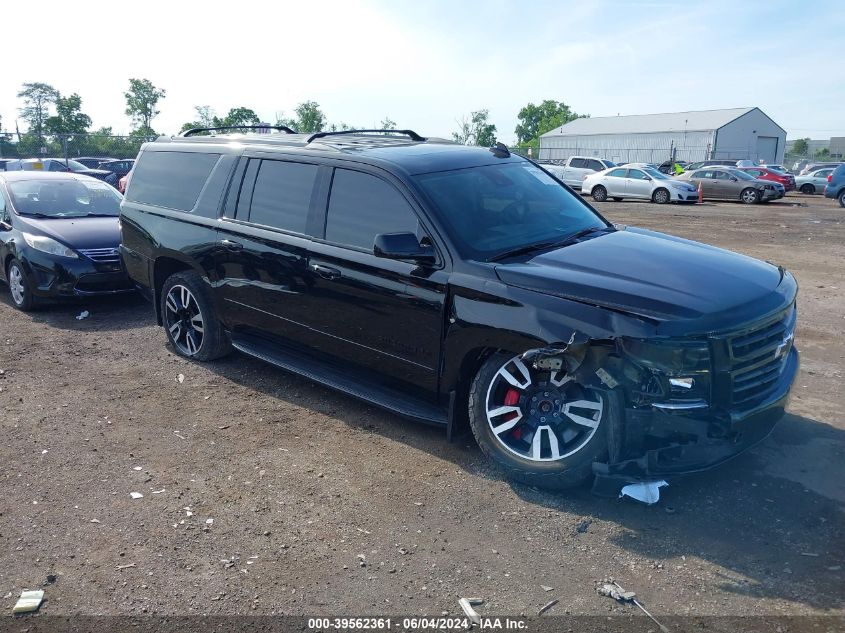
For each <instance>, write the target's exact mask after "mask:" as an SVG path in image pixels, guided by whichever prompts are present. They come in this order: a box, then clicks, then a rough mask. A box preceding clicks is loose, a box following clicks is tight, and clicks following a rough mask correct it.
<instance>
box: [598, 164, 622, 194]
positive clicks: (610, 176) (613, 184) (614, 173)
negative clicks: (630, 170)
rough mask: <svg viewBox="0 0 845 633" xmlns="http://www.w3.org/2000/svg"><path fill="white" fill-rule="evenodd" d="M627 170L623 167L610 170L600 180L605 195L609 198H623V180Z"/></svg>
mask: <svg viewBox="0 0 845 633" xmlns="http://www.w3.org/2000/svg"><path fill="white" fill-rule="evenodd" d="M626 171H627V170H626V169H625V168H624V167H617V168H616V169H612V170H611V171H609V172H608V173H607V175H605V177H604V178H602V184H603V185H604V186H605V188H606V189H607V195H609V196H610V197H611V198H613V197H616V198H624V197H625V178H626V173H625V172H626Z"/></svg>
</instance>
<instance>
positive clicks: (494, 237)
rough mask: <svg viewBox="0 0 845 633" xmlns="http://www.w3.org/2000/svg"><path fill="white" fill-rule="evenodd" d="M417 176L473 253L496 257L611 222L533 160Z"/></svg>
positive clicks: (478, 256)
mask: <svg viewBox="0 0 845 633" xmlns="http://www.w3.org/2000/svg"><path fill="white" fill-rule="evenodd" d="M416 181H417V183H418V184H419V185H420V187H421V188H422V189H423V191H424V192H425V193H426V194H427V195H428V197H429V198H430V199H431V201H432V202H433V203H434V205H435V206H436V207H437V208H438V209H439V210H440V216H441V217H442V219H443V222H444V223H445V224H446V229H447V230H448V231H449V233H450V235H451V237H452V239H453V240H454V241H455V243H456V245H457V247H458V249H459V250H460V251H461V253H462V255H463V256H464V257H465V258H467V259H478V260H491V259H495V258H496V256H497V255H502V254H503V253H508V252H511V251H514V250H517V249H522V248H523V247H531V246H532V245H536V246H537V247H538V248H542V247H544V246H545V245H549V244H554V243H556V242H560V241H565V240H566V239H567V238H568V237H570V236H572V235H575V234H578V233H581V232H582V231H585V230H587V229H604V228H607V224H606V223H605V222H604V221H603V220H602V219H601V218H600V217H599V216H598V215H596V214H595V213H594V212H593V211H592V210H591V209H590V208H589V207H588V206H587V205H586V204H584V203H583V202H581V201H580V200H579V199H577V198H576V197H575V196H574V195H573V194H572V193H570V192H569V191H568V190H567V189H566V188H565V187H563V186H562V185H561V184H559V183H558V182H557V181H556V180H554V179H553V178H551V177H550V176H549V175H548V174H546V173H545V172H544V171H543V170H541V169H538V168H537V167H536V166H534V165H532V164H531V163H528V162H518V163H506V164H500V165H485V166H483V167H470V168H467V169H456V170H452V171H443V172H436V173H431V174H422V175H419V176H416Z"/></svg>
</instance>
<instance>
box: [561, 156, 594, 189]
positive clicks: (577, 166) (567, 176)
mask: <svg viewBox="0 0 845 633" xmlns="http://www.w3.org/2000/svg"><path fill="white" fill-rule="evenodd" d="M586 165H587V161H586V160H585V159H583V158H570V159H569V164H568V165H567V166H566V171H565V172H564V180H563V181H564V182H565V183H566V184H567V185H569V186H570V187H580V186H581V181H582V180H584V176H585V175H586V174H587V173H589V172H587V170H586Z"/></svg>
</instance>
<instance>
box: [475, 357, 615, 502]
mask: <svg viewBox="0 0 845 633" xmlns="http://www.w3.org/2000/svg"><path fill="white" fill-rule="evenodd" d="M517 362H518V363H520V364H521V368H520V367H519V366H518V365H517V364H516V363H517ZM523 370H525V372H527V375H526V373H524V372H523ZM504 374H508V375H509V376H510V378H511V379H514V380H515V381H517V382H518V383H520V384H522V385H523V387H522V388H518V387H517V385H515V384H514V383H513V382H511V380H510V379H507V378H505V375H504ZM526 379H527V383H526ZM613 395H614V396H615V394H613ZM503 398H504V399H503ZM538 398H539V400H538ZM618 402H619V400H618V398H616V397H608V394H606V393H604V392H601V391H598V390H592V389H587V388H585V387H582V386H581V385H579V384H578V383H576V382H575V381H574V380H571V379H568V377H566V376H558V375H557V373H551V374H550V373H549V372H538V371H536V370H534V369H533V368H531V367H530V366H528V365H526V364H525V363H522V361H521V360H520V359H519V356H512V355H510V354H501V353H497V354H494V355H492V356H491V357H490V358H488V359H487V360H486V361H485V362H484V364H483V365H482V366H481V368H480V369H479V371H478V373H477V374H476V376H475V378H474V380H473V381H472V385H471V387H470V392H469V399H468V402H467V405H468V410H469V421H470V426H471V428H472V433H473V435H474V436H475V439H476V441H477V442H478V446H479V447H480V448H481V450H482V452H483V453H484V454H485V455H486V456H487V457H488V458H489V459H490V460H492V461H493V462H495V463H496V464H498V465H499V466H500V467H501V468H503V469H504V471H505V472H506V474H507V476H508V478H510V479H513V480H516V481H519V482H522V483H525V484H528V485H532V486H540V487H543V488H550V489H555V490H563V489H566V488H572V487H574V486H578V485H580V484H582V483H584V482H585V481H587V480H589V479H590V477H591V475H592V464H593V462H594V461H598V460H601V459H603V458H604V457H605V455H606V453H607V428H608V426H609V425H610V424H611V422H610V420H611V417H612V416H619V415H621V407H620V406H619V405H618ZM500 403H503V404H500ZM578 404H581V405H582V406H578ZM584 405H589V406H584ZM501 409H508V410H507V411H504V412H500V413H498V414H495V415H493V416H490V415H489V414H488V412H496V411H500V410H501ZM508 416H510V417H508ZM573 416H574V417H573ZM547 418H548V419H547ZM514 419H516V422H514V423H513V424H511V422H513V420H514ZM576 419H577V420H580V423H579V422H576V421H575V420H576ZM585 423H586V424H585ZM494 426H497V427H499V428H501V427H502V426H505V427H506V428H505V429H504V430H499V431H498V432H496V431H494ZM564 431H565V432H567V433H568V435H567V436H566V437H568V438H569V439H564V435H562V434H561V433H562V432H564ZM572 431H574V432H575V434H574V435H573V433H572ZM517 433H518V435H517ZM529 434H530V435H529ZM538 435H539V441H538ZM552 437H554V440H553V439H552ZM555 451H556V452H555ZM538 457H539V458H538Z"/></svg>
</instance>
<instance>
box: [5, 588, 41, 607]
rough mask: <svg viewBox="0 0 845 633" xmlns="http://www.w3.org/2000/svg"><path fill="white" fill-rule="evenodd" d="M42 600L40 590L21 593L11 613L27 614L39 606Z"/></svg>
mask: <svg viewBox="0 0 845 633" xmlns="http://www.w3.org/2000/svg"><path fill="white" fill-rule="evenodd" d="M43 599H44V592H43V591H42V590H41V589H36V590H35V591H22V592H21V597H20V598H19V599H18V601H17V603H16V604H15V606H14V607H12V613H29V612H30V611H35V610H37V609H38V607H40V606H41V601H42V600H43Z"/></svg>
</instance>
